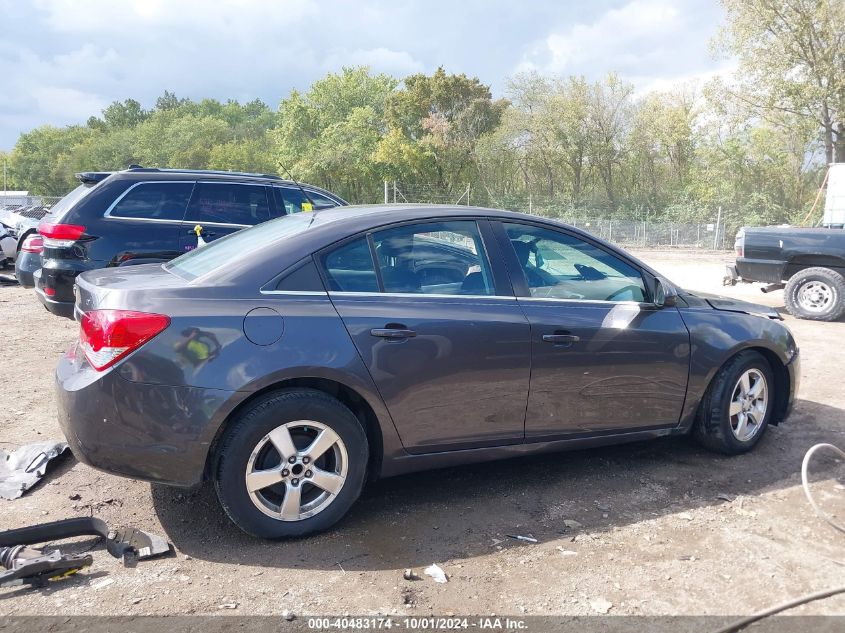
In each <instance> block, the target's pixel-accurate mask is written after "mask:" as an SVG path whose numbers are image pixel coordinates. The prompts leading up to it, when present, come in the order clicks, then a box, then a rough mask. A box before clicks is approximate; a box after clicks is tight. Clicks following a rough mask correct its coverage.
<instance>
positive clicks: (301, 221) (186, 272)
mask: <svg viewBox="0 0 845 633" xmlns="http://www.w3.org/2000/svg"><path fill="white" fill-rule="evenodd" d="M313 222H314V215H313V214H311V213H297V214H294V215H286V216H283V217H281V218H279V219H277V220H271V221H270V222H265V223H263V224H258V225H256V226H253V227H251V228H248V229H244V230H242V231H238V232H237V233H232V234H231V235H227V236H226V237H223V238H220V239H219V240H215V241H213V242H211V243H210V244H207V245H205V246H201V247H200V248H195V249H194V250H192V251H189V252H187V253H185V254H184V255H180V256H179V257H177V258H176V259H174V260H172V261H170V262H168V263H167V264H165V265H164V269H165V270H167V271H169V272H172V273H174V274H176V275H178V276H180V277H182V278H183V279H187V280H189V281H193V280H194V279H196V278H197V277H202V276H203V275H205V274H207V273H210V272H212V271H213V270H216V269H218V268H222V267H223V266H229V265H231V264H232V262H234V261H237V260H238V259H240V258H242V257H247V256H248V255H249V254H250V253H252V252H254V251H256V250H258V249H261V248H264V247H265V246H267V245H268V244H270V243H272V242H275V241H277V240H283V239H290V238H291V237H294V236H296V235H299V234H300V233H302V232H304V231H305V230H307V229H308V227H309V226H311V224H312V223H313Z"/></svg>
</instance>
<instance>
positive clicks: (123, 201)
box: [103, 180, 194, 266]
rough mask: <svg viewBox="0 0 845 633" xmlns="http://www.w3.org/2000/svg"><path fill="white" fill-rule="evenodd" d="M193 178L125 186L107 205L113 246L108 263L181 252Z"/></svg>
mask: <svg viewBox="0 0 845 633" xmlns="http://www.w3.org/2000/svg"><path fill="white" fill-rule="evenodd" d="M193 189H194V182H193V181H192V180H191V181H177V180H167V181H143V182H137V183H135V184H133V185H131V186H130V187H128V188H127V189H126V191H124V192H123V193H122V194H121V195H120V196H118V197H117V198H116V199H115V201H114V202H112V204H111V205H110V206H109V208H108V209H106V212H105V215H104V218H103V219H104V221H105V225H104V226H105V227H107V229H108V230H107V234H106V235H104V236H103V237H106V238H107V239H108V243H109V244H110V245H112V246H113V248H112V249H111V250H112V251H113V254H112V253H110V254H109V256H110V257H111V260H110V261H109V264H110V265H113V266H123V265H127V264H145V263H150V262H161V261H168V260H170V259H173V258H174V257H176V256H178V255H180V254H181V250H180V244H179V235H180V226H181V224H182V219H183V217H184V215H185V209H186V207H187V205H188V201H189V200H190V198H191V192H192V191H193Z"/></svg>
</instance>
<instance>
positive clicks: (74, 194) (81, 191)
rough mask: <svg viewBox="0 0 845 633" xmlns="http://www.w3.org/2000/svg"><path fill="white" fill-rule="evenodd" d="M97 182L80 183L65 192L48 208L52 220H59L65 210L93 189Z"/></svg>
mask: <svg viewBox="0 0 845 633" xmlns="http://www.w3.org/2000/svg"><path fill="white" fill-rule="evenodd" d="M97 184H98V183H96V182H88V183H82V184H81V185H79V186H78V187H77V188H76V189H74V190H73V191H71V192H70V193H69V194H67V195H66V196H65V197H64V198H62V199H61V200H59V201H58V202H57V203H56V204H55V205H54V206H53V208H52V209H50V215H51V216H52V219H53V221H54V222H58V221H59V220H61V217H62V216H63V215H64V214H65V213H67V211H68V210H69V209H70V208H71V207H72V206H73V205H75V204H76V203H77V202H79V201H80V200H82V198H84V197H85V196H87V195H88V194H89V193H91V191H93V190H94V187H96V186H97Z"/></svg>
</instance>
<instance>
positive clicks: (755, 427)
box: [693, 351, 774, 455]
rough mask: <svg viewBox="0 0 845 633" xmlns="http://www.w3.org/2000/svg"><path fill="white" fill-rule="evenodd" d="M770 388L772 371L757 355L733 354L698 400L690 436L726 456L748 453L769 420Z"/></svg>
mask: <svg viewBox="0 0 845 633" xmlns="http://www.w3.org/2000/svg"><path fill="white" fill-rule="evenodd" d="M773 389H774V376H773V375H772V369H771V367H770V365H769V362H768V361H767V360H766V359H765V358H764V357H763V356H762V355H761V354H759V353H758V352H753V351H747V352H742V353H740V354H737V355H736V356H734V357H733V358H732V359H731V360H729V361H728V362H727V363H726V364H725V365H724V366H723V367H722V368H721V369H720V370H719V371H718V373H717V374H716V377H715V378H713V382H712V383H711V384H710V387H709V388H708V389H707V393H706V394H705V395H704V398H702V400H701V404H700V406H699V410H698V416H697V419H696V422H695V426H694V427H693V435H694V436H695V438H696V439H697V440H698V441H699V442H700V443H701V444H702V445H703V446H704V447H706V448H708V449H710V450H713V451H716V452H719V453H724V454H726V455H738V454H740V453H745V452H746V451H750V450H751V449H752V448H753V447H754V445H755V444H757V442H759V441H760V438H761V437H762V436H763V433H764V432H765V431H766V427H767V426H768V424H769V420H770V419H771V417H772V409H773V407H774V393H773V391H772V390H773Z"/></svg>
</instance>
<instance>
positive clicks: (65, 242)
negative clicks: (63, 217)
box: [38, 222, 85, 247]
mask: <svg viewBox="0 0 845 633" xmlns="http://www.w3.org/2000/svg"><path fill="white" fill-rule="evenodd" d="M38 232H39V233H40V234H41V235H42V236H44V238H45V239H46V240H47V243H46V244H45V246H53V247H56V246H58V247H61V246H70V245H71V244H73V243H74V242H75V241H76V240H78V239H79V238H80V237H82V236H83V235H84V234H85V227H84V226H82V225H79V224H53V223H52V222H41V224H39V225H38Z"/></svg>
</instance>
